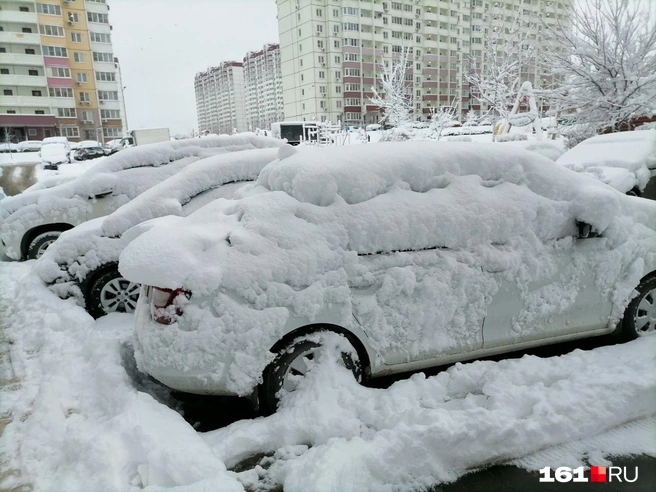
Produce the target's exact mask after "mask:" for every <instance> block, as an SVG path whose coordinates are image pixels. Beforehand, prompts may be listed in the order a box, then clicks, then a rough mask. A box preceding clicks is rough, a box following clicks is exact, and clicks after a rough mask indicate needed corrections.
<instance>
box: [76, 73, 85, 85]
mask: <svg viewBox="0 0 656 492" xmlns="http://www.w3.org/2000/svg"><path fill="white" fill-rule="evenodd" d="M76 80H77V83H78V84H86V83H87V74H86V73H78V74H77V76H76Z"/></svg>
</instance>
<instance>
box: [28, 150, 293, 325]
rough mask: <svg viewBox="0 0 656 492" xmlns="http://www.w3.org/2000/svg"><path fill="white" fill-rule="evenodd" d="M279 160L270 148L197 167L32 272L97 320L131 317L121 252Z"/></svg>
mask: <svg viewBox="0 0 656 492" xmlns="http://www.w3.org/2000/svg"><path fill="white" fill-rule="evenodd" d="M279 142H280V143H281V144H282V141H279ZM277 156H278V148H277V147H273V148H264V149H255V150H244V151H240V152H231V153H229V154H222V155H215V156H212V157H207V158H205V159H201V160H199V161H196V162H194V163H193V164H191V165H189V166H187V167H185V168H184V169H183V170H181V171H180V172H178V173H176V174H174V175H173V176H171V177H169V178H167V179H166V180H164V181H162V182H161V183H159V184H157V185H155V186H153V187H152V188H150V189H149V190H146V191H144V192H143V193H142V194H141V195H139V196H138V197H137V198H135V199H134V200H132V201H131V202H129V203H127V204H125V205H124V206H122V207H121V208H119V209H118V210H116V211H115V212H113V213H111V214H109V215H108V216H106V217H101V218H98V219H95V220H91V221H89V222H86V223H85V224H81V225H79V226H78V227H75V228H73V229H71V230H69V231H66V232H64V233H63V234H62V235H61V236H60V237H59V239H58V240H57V241H56V242H55V243H54V244H52V245H51V246H50V247H49V248H48V250H47V251H46V252H45V253H44V254H43V256H41V258H39V259H38V261H37V262H36V264H35V266H34V268H35V270H36V271H37V273H38V274H39V275H40V276H41V278H42V279H43V281H44V282H46V283H47V284H48V285H49V286H50V289H51V290H52V291H53V292H55V293H56V294H57V295H59V296H60V297H62V298H68V297H76V298H77V299H78V300H79V301H80V304H81V305H83V306H85V308H86V310H87V311H88V312H89V313H90V314H91V315H92V316H93V317H95V318H98V317H100V316H104V315H105V314H108V313H111V312H117V311H118V312H128V313H130V312H133V311H134V308H135V307H136V304H137V299H138V298H139V285H138V284H136V283H133V282H130V281H129V280H127V279H125V278H123V277H122V276H121V274H120V273H119V272H118V258H119V255H120V253H121V251H123V249H124V248H125V246H126V245H127V244H129V242H130V241H131V240H132V239H133V238H134V237H136V236H137V235H138V234H140V233H141V232H143V231H144V230H146V229H147V228H148V227H150V223H149V221H152V219H156V218H158V217H165V216H186V215H189V214H190V213H192V212H194V211H195V210H197V209H199V208H200V207H202V206H204V205H206V204H207V203H209V202H211V201H212V200H216V199H218V198H232V196H233V195H234V193H235V192H236V191H237V190H238V189H240V188H241V187H243V186H244V185H246V184H248V183H250V182H252V181H253V180H255V179H257V177H258V175H259V174H260V171H261V170H262V169H263V168H264V166H266V165H267V164H268V163H269V162H271V161H273V160H275V159H276V158H277ZM169 220H171V219H169Z"/></svg>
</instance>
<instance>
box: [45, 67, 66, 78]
mask: <svg viewBox="0 0 656 492" xmlns="http://www.w3.org/2000/svg"><path fill="white" fill-rule="evenodd" d="M48 77H55V78H58V79H70V78H71V71H70V69H68V68H64V67H48Z"/></svg>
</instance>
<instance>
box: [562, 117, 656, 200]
mask: <svg viewBox="0 0 656 492" xmlns="http://www.w3.org/2000/svg"><path fill="white" fill-rule="evenodd" d="M556 162H557V163H558V164H561V165H563V166H566V167H568V168H570V169H573V170H574V171H578V172H587V173H589V174H592V175H593V176H595V177H596V178H597V179H600V180H601V181H603V182H605V183H607V184H609V185H611V186H613V187H614V188H616V189H618V190H619V191H622V192H627V191H629V190H631V189H632V188H633V187H634V186H637V187H638V188H639V189H644V188H645V186H647V182H648V181H649V179H650V177H651V173H650V170H651V169H656V130H646V131H630V132H619V133H609V134H607V135H597V136H595V137H591V138H589V139H587V140H584V141H583V142H581V143H580V144H578V145H576V146H575V147H573V148H571V149H570V150H568V151H567V152H565V153H564V154H563V155H562V156H560V157H559V158H558V160H557V161H556ZM609 168H617V169H621V170H623V171H617V170H616V171H613V170H612V169H609Z"/></svg>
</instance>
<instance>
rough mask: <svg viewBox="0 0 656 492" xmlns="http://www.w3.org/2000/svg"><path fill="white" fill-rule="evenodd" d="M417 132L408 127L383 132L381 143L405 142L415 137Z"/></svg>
mask: <svg viewBox="0 0 656 492" xmlns="http://www.w3.org/2000/svg"><path fill="white" fill-rule="evenodd" d="M414 135H415V131H414V130H413V129H412V128H410V127H406V126H402V127H397V128H391V129H389V130H385V131H383V132H382V135H381V136H380V140H379V142H405V141H406V140H411V139H412V137H414Z"/></svg>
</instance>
